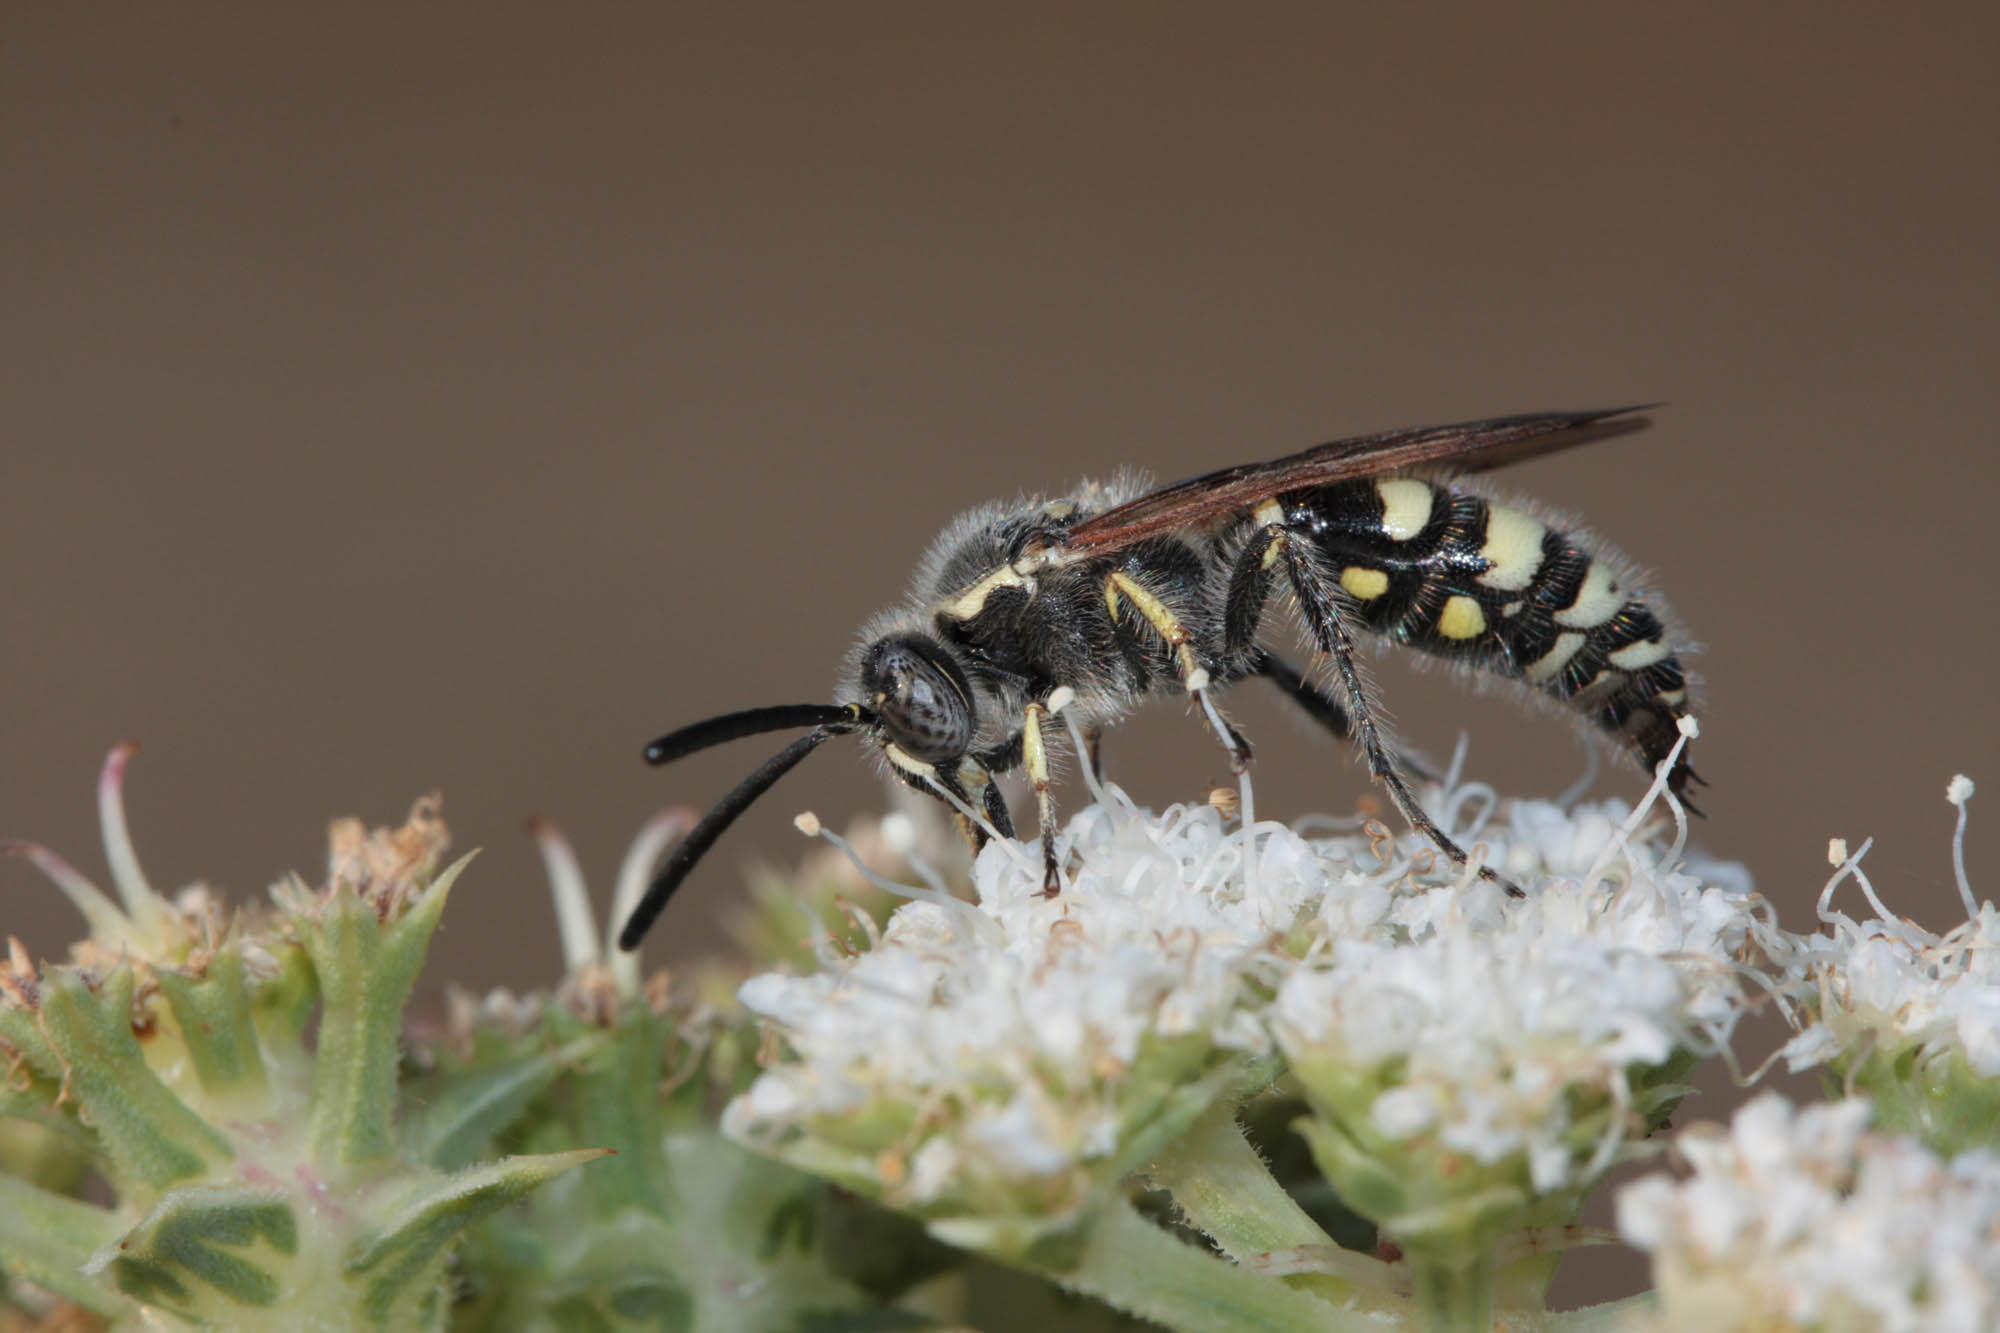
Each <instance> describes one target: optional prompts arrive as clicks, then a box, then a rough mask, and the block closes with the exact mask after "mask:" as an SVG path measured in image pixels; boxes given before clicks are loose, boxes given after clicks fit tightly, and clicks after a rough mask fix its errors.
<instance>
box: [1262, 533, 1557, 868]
mask: <svg viewBox="0 0 2000 1333" xmlns="http://www.w3.org/2000/svg"><path fill="white" fill-rule="evenodd" d="M1278 540H1279V541H1280V543H1281V546H1282V551H1283V557H1284V561H1285V570H1286V573H1287V574H1288V576H1289V577H1290V578H1291V581H1292V590H1293V591H1294V592H1295V593H1297V594H1298V599H1299V610H1300V613H1301V614H1302V615H1303V616H1304V617H1305V621H1306V624H1307V626H1308V627H1309V628H1310V629H1311V630H1312V635H1313V639H1314V642H1315V643H1316V644H1317V645H1318V647H1319V650H1320V651H1321V652H1323V653H1325V654H1326V655H1327V656H1328V657H1330V658H1332V659H1333V665H1334V670H1335V671H1336V672H1337V673H1338V674H1339V676H1340V684H1341V688H1342V689H1344V690H1345V691H1346V693H1347V702H1348V707H1349V708H1350V709H1351V710H1352V716H1353V726H1354V734H1355V736H1356V738H1357V739H1358V740H1359V741H1360V744H1361V750H1362V753H1363V754H1365V755H1367V756H1368V772H1369V775H1370V776H1371V777H1373V778H1374V779H1375V781H1377V782H1379V783H1380V784H1381V785H1382V789H1383V790H1384V791H1386V792H1388V793H1389V800H1390V802H1391V803H1392V804H1394V805H1395V807H1396V809H1397V811H1398V812H1399V813H1401V815H1402V816H1403V818H1404V819H1406V820H1408V821H1409V824H1410V827H1411V828H1414V829H1415V830H1416V831H1417V832H1419V833H1421V834H1423V836H1424V837H1425V838H1426V839H1428V840H1429V841H1430V843H1431V845H1432V846H1434V847H1436V848H1437V849H1438V850H1439V851H1441V852H1443V853H1444V854H1445V855H1446V856H1448V857H1450V858H1451V860H1452V864H1454V865H1460V866H1462V865H1464V864H1466V862H1467V861H1468V860H1469V859H1470V858H1469V857H1468V856H1467V855H1466V853H1465V849H1464V848H1462V847H1460V846H1459V845H1458V844H1457V843H1456V842H1453V841H1452V840H1451V837H1450V836H1449V835H1448V834H1446V833H1445V831H1444V830H1443V829H1441V828H1439V827H1438V825H1437V821H1436V820H1434V819H1432V818H1431V817H1430V815H1429V814H1428V813H1426V812H1425V810H1424V808H1423V807H1422V806H1421V805H1419V804H1417V799H1416V797H1415V796H1413V795H1411V793H1410V788H1409V784H1408V783H1406V782H1404V781H1403V775H1402V773H1401V771H1400V770H1399V769H1398V767H1397V764H1396V760H1395V757H1394V756H1393V755H1391V754H1390V752H1389V748H1388V746H1387V745H1385V744H1384V743H1383V740H1382V731H1381V728H1380V726H1379V725H1377V723H1376V721H1375V710H1374V708H1373V707H1371V706H1370V704H1369V702H1368V691H1367V690H1366V688H1365V687H1363V685H1362V683H1361V671H1360V668H1358V667H1357V666H1356V665H1355V663H1354V643H1353V641H1352V640H1351V639H1350V638H1349V637H1348V634H1347V627H1346V626H1345V625H1343V624H1342V623H1341V618H1340V603H1339V601H1338V600H1337V599H1336V597H1335V595H1334V593H1333V590H1332V588H1330V587H1329V586H1328V584H1327V581H1326V578H1325V577H1324V576H1323V575H1322V574H1321V573H1320V571H1319V569H1318V568H1317V567H1316V566H1315V565H1314V564H1313V562H1312V558H1311V555H1310V554H1309V553H1308V552H1307V551H1305V550H1302V549H1301V546H1302V545H1303V543H1301V542H1299V541H1297V540H1294V539H1293V538H1291V537H1290V536H1284V537H1281V538H1279V539H1278ZM1479 873H1480V875H1481V877H1482V878H1485V879H1490V880H1492V881H1493V882H1494V883H1496V884H1499V885H1501V886H1502V887H1503V888H1505V889H1506V890H1507V892H1508V893H1509V894H1510V895H1512V896H1514V897H1516V898H1518V897H1521V896H1522V894H1521V890H1520V889H1518V888H1516V887H1515V886H1514V885H1513V884H1511V883H1509V882H1508V881H1507V880H1506V879H1505V878H1503V877H1502V876H1500V875H1499V874H1496V873H1495V872H1494V870H1493V868H1492V867H1491V866H1484V865H1483V866H1481V867H1480V868H1479Z"/></svg>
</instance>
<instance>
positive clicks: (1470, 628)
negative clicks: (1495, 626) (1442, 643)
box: [1437, 593, 1486, 639]
mask: <svg viewBox="0 0 2000 1333" xmlns="http://www.w3.org/2000/svg"><path fill="white" fill-rule="evenodd" d="M1437 631H1438V633H1440V634H1442V635H1444V637H1445V638H1447V639H1476V638H1478V637H1479V636H1480V635H1482V634H1484V633H1485V632H1486V612H1485V611H1484V610H1482V609H1481V608H1480V605H1479V603H1478V602H1475V601H1473V600H1472V599H1471V598H1470V597H1467V596H1465V595H1464V594H1462V593H1461V594H1460V595H1459V596H1456V597H1454V598H1452V599H1451V600H1450V601H1448V602H1446V603H1445V604H1444V610H1442V611H1440V612H1438V621H1437Z"/></svg>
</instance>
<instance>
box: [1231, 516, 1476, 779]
mask: <svg viewBox="0 0 2000 1333" xmlns="http://www.w3.org/2000/svg"><path fill="white" fill-rule="evenodd" d="M1257 518H1258V519H1259V520H1260V521H1261V522H1262V523H1263V526H1262V527H1260V528H1258V529H1257V531H1256V532H1254V533H1252V534H1251V535H1250V539H1249V540H1248V541H1246V542H1244V544H1243V549H1242V550H1241V551H1240V552H1239V553H1238V554H1237V557H1236V565H1235V568H1233V569H1232V570H1231V571H1230V573H1229V590H1228V593H1227V594H1226V595H1225V597H1224V599H1223V609H1222V635H1223V637H1222V659H1223V661H1225V662H1236V661H1239V660H1243V661H1245V662H1246V665H1247V670H1248V672H1249V674H1251V675H1258V676H1262V677H1264V678H1265V679H1266V680H1269V681H1270V682H1272V683H1273V684H1275V685H1276V686H1277V687H1278V688H1279V689H1281V690H1283V691H1284V692H1285V693H1286V694H1287V695H1289V696H1290V697H1291V700H1292V702H1293V703H1296V704H1297V705H1298V706H1299V707H1300V708H1302V709H1304V710H1305V713H1306V715H1307V716H1308V717H1310V718H1312V720H1313V721H1315V722H1317V723H1319V724H1320V725H1321V726H1322V727H1325V728H1326V729H1327V730H1328V731H1330V732H1332V733H1333V734H1334V735H1335V736H1337V737H1339V738H1340V739H1341V740H1344V741H1346V742H1348V743H1349V744H1353V743H1354V729H1353V727H1352V726H1350V725H1349V723H1348V718H1347V710H1346V709H1344V708H1342V707H1341V706H1340V703H1339V701H1338V700H1336V699H1335V698H1334V697H1333V696H1332V695H1330V694H1328V693H1326V692H1325V691H1324V690H1322V689H1320V688H1319V687H1318V686H1317V685H1314V684H1313V683H1312V682H1311V681H1309V680H1307V679H1306V676H1305V673H1304V672H1302V671H1300V670H1299V669H1298V668H1297V667H1295V666H1293V665H1292V664H1291V663H1289V662H1287V661H1285V660H1284V659H1282V658H1280V657H1278V656H1277V655H1276V654H1274V653H1272V652H1270V651H1268V650H1267V649H1264V648H1261V647H1259V646H1258V644H1257V626H1258V624H1259V622H1260V621H1262V619H1263V617H1264V604H1265V602H1267V601H1269V600H1270V596H1271V585H1272V583H1273V582H1274V581H1275V580H1276V578H1277V573H1278V562H1279V561H1280V560H1281V559H1282V558H1283V557H1284V553H1285V550H1286V548H1287V547H1288V546H1289V544H1290V542H1291V540H1292V539H1291V535H1290V529H1288V528H1287V527H1286V526H1285V522H1284V507H1283V505H1282V504H1280V503H1279V502H1278V501H1276V500H1273V501H1270V502H1269V503H1268V504H1266V505H1265V506H1263V507H1261V508H1260V509H1259V510H1258V511H1257ZM1397 758H1398V762H1399V764H1400V766H1401V767H1403V768H1407V769H1408V770H1410V771H1411V772H1413V773H1415V774H1416V775H1417V776H1418V777H1421V778H1435V777H1436V776H1437V775H1436V774H1435V773H1433V772H1432V771H1431V768H1430V766H1429V765H1428V764H1423V763H1414V762H1412V761H1411V760H1410V758H1409V756H1408V755H1399V756H1398V757H1397Z"/></svg>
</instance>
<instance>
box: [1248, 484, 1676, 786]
mask: <svg viewBox="0 0 2000 1333" xmlns="http://www.w3.org/2000/svg"><path fill="white" fill-rule="evenodd" d="M1284 506H1285V511H1286V514H1287V517H1288V519H1289V520H1290V522H1291V523H1292V524H1293V525H1294V526H1302V527H1304V528H1305V529H1306V530H1307V531H1309V532H1310V533H1311V535H1312V537H1313V539H1314V542H1315V544H1316V545H1317V546H1318V548H1319V550H1320V552H1321V554H1322V556H1323V557H1324V558H1325V559H1326V561H1327V562H1328V563H1329V565H1330V566H1331V572H1332V573H1333V576H1334V577H1335V578H1336V579H1337V580H1338V581H1339V584H1340V586H1341V588H1342V590H1343V591H1345V593H1346V594H1347V597H1348V599H1349V605H1350V606H1351V607H1352V608H1353V610H1354V612H1355V613H1356V614H1358V616H1359V618H1360V620H1361V623H1362V624H1363V625H1364V626H1366V627H1367V628H1368V629H1370V630H1373V631H1374V632H1376V633H1379V634H1383V635H1386V636H1387V637H1389V638H1391V639H1393V640H1395V641H1396V642H1399V643H1403V644H1407V645H1408V646H1410V647H1412V648H1415V649H1418V650H1419V651H1422V652H1425V653H1429V654H1432V655H1434V656H1439V657H1447V658H1452V659H1456V660H1459V661H1464V662H1466V663H1468V664H1469V665H1472V666H1475V667H1478V668H1480V669H1482V670H1489V671H1493V672H1496V673H1498V674H1500V675H1504V676H1509V677H1513V678H1516V679H1519V680H1522V681H1524V682H1526V683H1527V684H1530V685H1532V686H1534V687H1535V688H1537V689H1539V690H1541V691H1542V692H1543V693H1545V694H1547V695H1550V696H1551V697H1553V698H1556V699H1559V700H1561V701H1563V702H1564V703H1566V704H1568V705H1569V706H1570V707H1572V708H1574V709H1576V710H1577V711H1578V712H1580V713H1582V714H1584V715H1585V716H1587V717H1589V718H1590V719H1591V720H1592V721H1594V722H1595V723H1596V724H1597V725H1598V726H1600V727H1602V728H1603V729H1604V730H1605V731H1607V732H1610V733H1612V734H1614V735H1616V736H1618V737H1619V738H1621V739H1622V740H1623V741H1624V742H1625V743H1626V744H1628V745H1629V746H1631V748H1632V749H1633V750H1634V752H1635V754H1636V756H1637V757H1638V758H1639V759H1640V760H1641V762H1642V763H1644V764H1645V765H1646V766H1648V767H1651V766H1652V765H1654V764H1656V763H1658V762H1659V761H1660V760H1662V759H1664V758H1665V757H1666V756H1667V753H1668V752H1669V751H1670V750H1671V749H1672V748H1673V745H1674V741H1675V740H1676V739H1677V737H1678V735H1679V732H1678V729H1677V727H1676V725H1675V723H1676V721H1677V719H1679V718H1680V717H1681V716H1682V715H1683V714H1685V713H1686V712H1687V711H1688V683H1687V677H1686V673H1685V672H1684V670H1683V669H1682V666H1681V662H1680V654H1681V652H1682V651H1683V650H1684V646H1683V645H1680V644H1678V643H1676V642H1675V637H1674V635H1673V634H1672V632H1671V631H1670V630H1668V629H1667V627H1666V626H1665V624H1664V623H1663V622H1662V620H1661V618H1660V616H1659V614H1658V613H1657V612H1656V610H1655V609H1654V607H1653V606H1652V605H1651V604H1650V603H1649V602H1648V600H1647V599H1646V598H1645V597H1643V596H1642V595H1640V594H1638V593H1637V592H1636V591H1634V590H1633V589H1632V588H1630V587H1629V586H1628V580H1627V576H1626V575H1625V574H1624V572H1623V570H1622V568H1621V566H1620V564H1619V562H1618V561H1617V560H1616V558H1615V557H1610V556H1607V555H1605V554H1603V553H1599V552H1596V551H1593V550H1592V549H1591V547H1590V545H1589V544H1588V543H1586V542H1583V541H1580V540H1579V539H1578V538H1576V537H1575V536H1574V535H1573V534H1569V533H1565V532H1562V531H1560V530H1559V529H1556V528H1553V527H1550V526H1549V525H1548V524H1546V523H1544V522H1543V521H1542V520H1541V519H1539V518H1536V517H1534V516H1533V515H1531V514H1529V513H1526V512H1524V511H1522V510H1520V509H1516V508H1514V507H1512V506H1510V505H1505V504H1502V503H1499V502H1497V501H1493V500H1488V499H1487V498H1485V497H1484V496H1480V495H1475V494H1473V493H1471V492H1468V491H1459V490H1454V489H1452V488H1450V487H1447V486H1442V485H1438V484H1436V483H1433V482H1429V481H1424V480H1421V479H1418V478H1412V477H1377V478H1371V479H1367V480H1362V481H1353V482H1343V483H1340V484H1337V485H1333V486H1326V487H1320V488H1317V489H1315V490H1311V491H1305V492H1300V493H1297V494H1294V495H1290V496H1287V497H1285V498H1284ZM1673 778H1674V787H1675V790H1677V791H1678V790H1679V788H1680V787H1681V785H1682V784H1683V783H1684V782H1685V781H1686V768H1685V765H1683V766H1682V767H1681V769H1679V770H1678V771H1677V772H1676V773H1675V774H1674V775H1673Z"/></svg>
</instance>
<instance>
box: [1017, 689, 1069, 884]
mask: <svg viewBox="0 0 2000 1333" xmlns="http://www.w3.org/2000/svg"><path fill="white" fill-rule="evenodd" d="M1048 711H1049V710H1048V709H1046V708H1044V707H1042V706H1041V705H1040V704H1036V703H1031V704H1029V705H1028V707H1027V709H1026V710H1025V711H1024V712H1023V714H1022V717H1021V766H1022V767H1023V768H1025V769H1027V771H1028V781H1029V782H1030V783H1032V784H1034V788H1035V824H1036V827H1037V829H1038V831H1039V832H1040V834H1041V840H1042V896H1043V897H1046V898H1053V897H1055V896H1056V894H1058V893H1060V892H1061V891H1062V876H1061V874H1060V873H1059V872H1058V870H1057V868H1056V804H1055V799H1054V798H1053V797H1051V796H1050V795H1049V750H1048V746H1047V745H1046V744H1045V743H1044V742H1043V740H1042V718H1043V717H1044V716H1045V715H1046V714H1047V713H1048Z"/></svg>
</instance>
